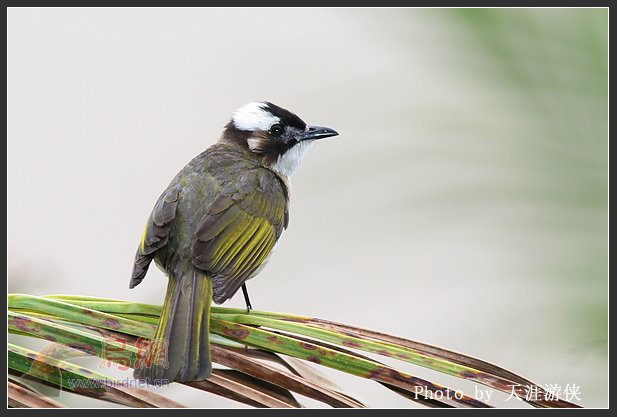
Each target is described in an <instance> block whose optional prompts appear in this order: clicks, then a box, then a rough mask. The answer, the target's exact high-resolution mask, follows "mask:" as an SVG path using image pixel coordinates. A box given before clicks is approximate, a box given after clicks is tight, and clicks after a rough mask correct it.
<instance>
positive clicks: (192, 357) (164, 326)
mask: <svg viewBox="0 0 617 417" xmlns="http://www.w3.org/2000/svg"><path fill="white" fill-rule="evenodd" d="M211 303H212V279H211V277H210V276H208V275H207V274H205V273H204V272H203V271H196V270H192V271H190V272H187V273H184V274H183V275H182V276H181V277H180V278H170V279H169V284H168V285H167V293H166V295H165V303H164V304H163V310H162V312H161V318H160V321H159V325H158V327H157V329H156V335H155V338H154V340H152V341H149V342H148V346H147V347H146V348H145V349H139V346H138V350H139V351H140V353H138V359H137V362H136V363H135V371H134V373H133V376H134V377H135V378H138V379H141V380H145V381H147V382H148V383H150V384H164V383H166V382H172V381H180V382H186V381H200V380H203V379H206V378H208V376H210V372H211V371H212V361H211V359H210V342H209V333H210V305H211Z"/></svg>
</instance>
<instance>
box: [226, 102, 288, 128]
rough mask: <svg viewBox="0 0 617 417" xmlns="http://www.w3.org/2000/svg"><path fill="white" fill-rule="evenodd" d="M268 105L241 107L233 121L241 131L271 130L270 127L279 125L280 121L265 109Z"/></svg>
mask: <svg viewBox="0 0 617 417" xmlns="http://www.w3.org/2000/svg"><path fill="white" fill-rule="evenodd" d="M265 106H266V104H264V103H259V102H254V103H249V104H246V105H244V106H242V107H240V108H239V109H238V110H236V111H235V112H234V114H233V115H232V118H231V120H232V121H233V124H234V126H235V127H236V128H237V129H240V130H248V131H255V130H264V131H266V130H269V129H270V127H271V126H272V125H273V124H275V123H279V122H280V119H279V118H278V117H276V116H274V115H272V113H270V112H269V111H268V110H266V109H265V108H264V107H265Z"/></svg>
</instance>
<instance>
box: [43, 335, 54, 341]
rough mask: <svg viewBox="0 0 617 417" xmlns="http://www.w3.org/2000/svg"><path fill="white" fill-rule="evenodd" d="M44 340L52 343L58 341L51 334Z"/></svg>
mask: <svg viewBox="0 0 617 417" xmlns="http://www.w3.org/2000/svg"><path fill="white" fill-rule="evenodd" d="M43 338H44V339H45V340H49V341H50V342H55V341H56V338H55V336H52V335H50V334H47V335H45V336H44V337H43Z"/></svg>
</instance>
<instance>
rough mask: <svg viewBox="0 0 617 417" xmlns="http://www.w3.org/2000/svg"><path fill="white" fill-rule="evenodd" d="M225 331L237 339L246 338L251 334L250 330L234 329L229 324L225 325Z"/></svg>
mask: <svg viewBox="0 0 617 417" xmlns="http://www.w3.org/2000/svg"><path fill="white" fill-rule="evenodd" d="M223 333H225V334H226V335H227V336H231V337H234V338H236V339H245V338H246V337H247V336H248V335H249V331H248V330H245V329H232V328H230V327H227V326H223Z"/></svg>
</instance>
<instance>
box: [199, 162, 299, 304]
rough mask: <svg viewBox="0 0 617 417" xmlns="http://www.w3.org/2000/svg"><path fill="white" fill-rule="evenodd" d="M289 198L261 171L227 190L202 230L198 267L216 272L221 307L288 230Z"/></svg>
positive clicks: (216, 298)
mask: <svg viewBox="0 0 617 417" xmlns="http://www.w3.org/2000/svg"><path fill="white" fill-rule="evenodd" d="M287 219H288V216H287V196H286V192H285V188H284V185H283V184H282V183H281V182H280V180H279V179H278V178H276V177H274V174H273V173H264V172H261V173H259V174H257V177H256V178H252V181H247V179H246V178H244V181H240V182H239V184H237V185H236V187H234V189H233V190H229V191H227V192H222V193H221V194H220V195H219V196H218V197H217V198H216V200H215V201H214V202H213V203H212V205H211V206H210V207H209V208H208V210H207V212H206V214H205V215H204V217H203V218H202V220H201V222H200V223H199V225H198V227H197V231H196V234H195V238H194V241H193V244H192V247H191V256H192V260H193V264H194V265H195V266H197V267H198V268H200V269H204V270H206V271H209V272H211V273H212V279H213V287H214V297H213V298H214V301H215V302H216V303H219V304H220V303H222V302H223V301H225V300H227V299H229V298H230V297H231V296H233V295H234V294H235V292H236V291H237V290H238V289H239V288H240V287H241V286H242V284H243V283H244V281H246V280H247V279H248V278H251V277H252V276H253V275H255V274H256V272H258V269H259V267H260V266H261V265H262V264H263V262H264V261H265V260H266V259H267V258H268V256H269V255H270V253H271V252H272V249H273V248H274V245H275V244H276V241H277V240H278V238H279V237H280V235H281V233H282V231H283V229H284V228H285V227H286V226H287Z"/></svg>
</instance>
